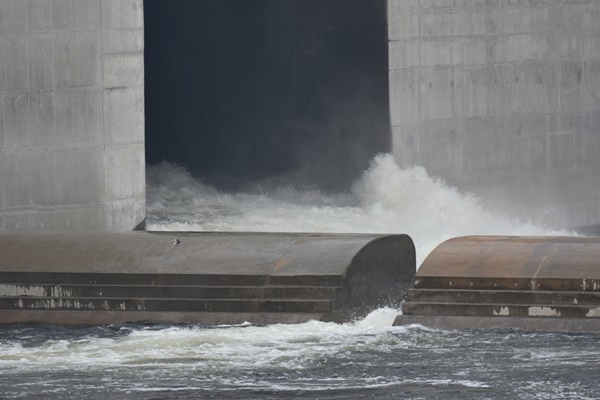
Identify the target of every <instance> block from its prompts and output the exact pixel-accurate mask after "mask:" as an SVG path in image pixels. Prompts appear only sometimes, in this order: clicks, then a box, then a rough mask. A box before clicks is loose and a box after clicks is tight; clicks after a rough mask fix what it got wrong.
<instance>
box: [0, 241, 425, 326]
mask: <svg viewBox="0 0 600 400" xmlns="http://www.w3.org/2000/svg"><path fill="white" fill-rule="evenodd" d="M414 273H415V249H414V245H413V242H412V240H411V238H410V237H409V236H407V235H402V234H400V235H363V234H293V233H242V232H240V233H204V232H200V233H196V232H124V233H107V232H104V233H101V232H64V233H61V232H7V231H3V232H0V309H3V310H7V311H8V310H13V311H19V310H28V311H36V313H37V314H36V313H33V312H32V313H30V314H28V315H29V316H32V315H38V316H39V315H40V313H39V311H40V310H43V309H47V310H52V311H58V310H60V311H61V313H55V314H53V316H55V317H57V318H59V320H57V321H54V322H56V323H61V322H60V321H63V320H62V319H60V318H63V317H60V316H61V315H64V313H62V311H65V310H73V311H77V313H78V314H72V316H71V318H70V319H69V320H65V321H64V323H73V322H71V321H73V320H75V321H80V320H87V319H86V318H88V317H85V318H84V317H83V316H84V315H87V314H85V312H103V313H104V314H105V316H104V317H99V316H98V317H97V318H96V317H95V318H96V319H97V320H105V319H106V318H109V319H110V317H106V315H114V318H115V319H116V318H117V315H118V318H124V315H126V314H124V313H125V312H127V313H129V314H127V315H139V316H140V318H141V316H142V315H146V314H144V313H148V312H151V313H154V314H153V315H156V318H158V319H161V320H162V319H165V318H168V315H169V313H173V312H182V313H188V314H185V315H190V314H189V313H192V314H191V315H194V316H195V318H198V319H199V321H198V322H205V323H210V321H214V320H219V321H223V320H232V318H233V317H232V315H233V313H235V314H236V315H250V316H252V318H253V320H256V321H254V322H259V323H261V321H265V317H264V314H265V313H267V314H270V313H279V315H284V314H286V313H287V314H286V315H289V317H285V319H286V320H288V321H290V322H293V321H302V320H305V317H306V315H308V314H311V315H320V316H321V317H320V319H328V320H338V321H345V320H349V319H350V318H351V317H352V316H353V315H357V313H358V314H360V313H363V314H364V313H365V312H368V311H371V310H372V309H374V308H376V307H379V306H381V305H387V304H389V305H398V304H399V303H400V302H401V301H402V300H403V297H404V295H405V293H406V291H407V290H408V288H409V287H410V286H411V284H412V279H413V277H414ZM358 310H360V311H358ZM136 311H139V313H138V314H136ZM82 312H83V313H84V314H81V313H82ZM115 312H117V313H118V312H121V314H112V313H115ZM211 312H216V313H220V314H222V315H220V316H219V317H215V316H214V315H213V314H211ZM106 313H109V314H106ZM9 314H10V315H14V313H12V314H11V313H9ZM300 314H303V315H304V316H303V317H299V315H300ZM28 315H27V314H26V313H25V314H23V315H18V316H17V317H11V319H12V320H14V318H17V319H18V318H23V320H26V318H28ZM76 315H80V316H81V317H76ZM182 315H184V314H182ZM203 315H204V316H203ZM209 315H211V316H210V317H208V316H209ZM261 315H262V316H261ZM127 318H129V317H127ZM186 318H188V317H186ZM236 318H238V317H236ZM311 318H312V317H311ZM266 320H271V321H280V320H281V318H280V317H275V318H267V319H266Z"/></svg>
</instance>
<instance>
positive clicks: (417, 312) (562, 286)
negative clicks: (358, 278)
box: [396, 236, 600, 331]
mask: <svg viewBox="0 0 600 400" xmlns="http://www.w3.org/2000/svg"><path fill="white" fill-rule="evenodd" d="M598 254H600V238H599V237H507V236H487V237H486V236H468V237H459V238H454V239H450V240H447V241H446V242H444V243H442V244H440V245H439V246H438V247H437V248H435V249H434V250H433V251H432V252H431V254H430V255H429V256H428V257H427V258H426V259H425V261H424V262H423V264H422V265H421V267H420V268H419V271H418V272H417V274H416V276H415V285H414V289H411V290H410V291H409V296H408V300H407V301H406V302H405V303H404V304H403V306H402V311H403V315H402V316H400V317H398V319H397V321H396V323H397V324H409V323H422V324H425V325H431V326H437V327H441V326H446V327H452V328H454V327H462V328H491V327H494V326H501V327H504V328H506V327H511V326H512V327H515V328H523V329H530V328H531V327H532V326H535V321H538V322H539V325H538V326H537V327H536V329H541V330H543V329H546V328H547V327H548V326H551V323H548V322H545V320H547V319H551V320H563V319H566V320H568V321H567V322H560V324H559V325H557V328H556V329H557V330H572V331H577V330H580V329H582V330H591V329H593V327H596V328H599V329H600V260H599V258H598ZM454 317H455V318H456V321H451V319H452V318H454ZM489 318H498V319H503V320H504V321H502V322H498V323H496V322H491V321H490V319H489ZM579 319H583V320H596V321H598V322H597V323H580V322H577V321H578V320H579ZM487 325H489V326H487ZM559 326H560V328H559ZM551 329H552V328H551Z"/></svg>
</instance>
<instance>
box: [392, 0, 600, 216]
mask: <svg viewBox="0 0 600 400" xmlns="http://www.w3.org/2000/svg"><path fill="white" fill-rule="evenodd" d="M599 18H600V2H599V1H597V0H575V1H564V0H547V1H537V0H518V1H514V0H491V1H480V0H388V27H389V29H388V35H389V70H390V113H391V124H392V142H393V143H392V147H393V153H394V155H395V156H396V159H397V160H398V162H399V163H400V164H401V165H403V166H406V165H411V164H419V165H423V166H425V167H426V168H427V170H428V171H429V172H430V173H431V174H432V175H435V176H439V177H442V178H444V179H446V180H447V181H448V182H450V183H451V184H452V185H457V186H458V187H459V188H460V189H462V190H465V191H469V192H473V193H475V194H477V195H479V196H480V197H482V198H483V199H484V202H485V204H487V205H490V206H492V207H493V208H498V209H508V210H510V211H513V212H516V213H517V215H521V216H529V217H533V218H534V219H537V220H540V221H542V222H546V223H548V224H550V225H554V226H571V227H575V226H585V225H595V224H598V223H600V201H599V200H600V193H599V192H598V187H600V158H599V157H597V154H599V153H600V117H599V116H600V80H599V79H598V76H599V73H600V24H598V23H597V22H598V20H599Z"/></svg>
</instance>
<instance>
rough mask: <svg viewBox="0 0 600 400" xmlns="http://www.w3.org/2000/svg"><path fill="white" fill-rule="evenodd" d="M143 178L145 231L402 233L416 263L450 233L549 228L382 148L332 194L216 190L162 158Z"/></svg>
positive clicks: (284, 189)
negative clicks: (504, 211) (348, 185)
mask: <svg viewBox="0 0 600 400" xmlns="http://www.w3.org/2000/svg"><path fill="white" fill-rule="evenodd" d="M147 181H148V188H147V199H148V200H147V213H148V215H147V217H148V219H147V229H148V230H171V231H248V232H322V233H328V232H329V233H406V234H409V235H410V236H411V237H412V239H413V241H414V242H415V245H416V247H417V265H419V264H420V262H421V261H422V260H423V259H424V258H425V257H426V256H427V254H428V253H429V252H430V251H431V250H433V248H434V247H435V246H437V245H438V244H439V243H441V242H442V241H444V240H446V239H448V238H450V237H455V236H463V235H473V234H486V235H492V234H493V235H544V234H556V233H557V232H550V231H548V230H547V229H545V228H543V227H538V226H535V225H533V224H530V223H523V222H520V221H517V220H515V219H513V218H510V217H509V216H504V215H496V214H493V213H491V212H489V211H488V210H486V208H485V207H484V206H483V205H482V204H481V203H480V201H479V199H478V198H476V197H475V196H472V195H470V194H463V193H461V192H459V191H458V190H457V189H456V188H453V187H450V186H448V185H446V184H445V183H444V182H443V181H442V180H439V179H435V178H432V177H430V176H429V175H428V174H427V172H426V171H425V169H424V168H422V167H409V168H406V169H401V168H399V167H398V165H397V164H396V163H395V161H394V158H393V156H391V155H389V154H383V155H379V156H377V157H375V158H374V159H373V161H372V162H371V166H370V168H369V169H368V170H367V171H366V172H365V173H364V174H363V176H362V177H361V178H360V179H359V180H358V181H357V182H356V183H355V184H354V185H353V187H352V189H351V191H350V192H348V193H344V194H337V195H330V194H324V193H322V192H320V191H318V190H298V189H295V188H293V187H279V188H276V189H274V190H271V191H268V192H266V191H264V190H263V189H262V188H260V187H257V188H256V190H254V191H253V192H250V193H234V194H232V193H224V192H221V191H219V190H217V189H215V188H214V187H212V186H210V185H207V184H204V183H202V182H201V181H199V180H196V179H194V178H192V177H191V175H190V174H189V173H188V172H187V171H186V170H185V169H184V168H182V167H179V166H176V165H173V164H170V163H162V164H159V165H157V166H153V167H149V168H148V171H147ZM561 234H566V233H565V232H561Z"/></svg>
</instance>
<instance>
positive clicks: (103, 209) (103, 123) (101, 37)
mask: <svg viewBox="0 0 600 400" xmlns="http://www.w3.org/2000/svg"><path fill="white" fill-rule="evenodd" d="M98 2H99V3H100V4H99V6H98V12H99V13H100V15H99V29H100V32H99V35H98V36H99V41H100V43H99V46H98V57H99V58H100V70H99V71H98V82H97V85H98V91H99V92H100V121H101V122H100V123H101V126H100V129H101V130H102V183H103V188H102V198H101V199H100V204H101V206H100V215H101V222H100V223H101V225H102V229H106V228H107V225H108V224H107V220H106V213H107V207H106V201H107V196H106V163H107V159H106V121H105V115H104V114H105V112H104V107H105V101H104V7H103V3H104V1H103V0H98Z"/></svg>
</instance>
